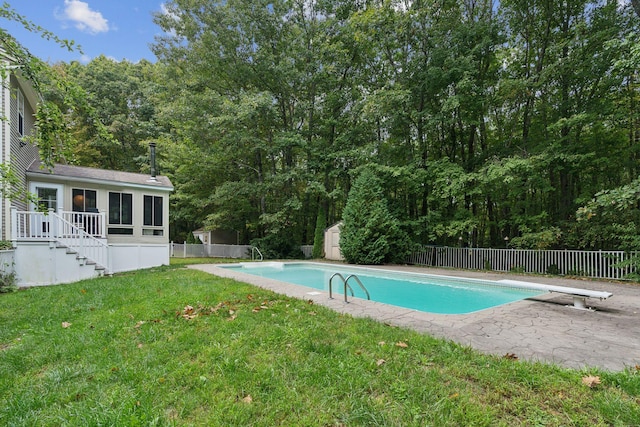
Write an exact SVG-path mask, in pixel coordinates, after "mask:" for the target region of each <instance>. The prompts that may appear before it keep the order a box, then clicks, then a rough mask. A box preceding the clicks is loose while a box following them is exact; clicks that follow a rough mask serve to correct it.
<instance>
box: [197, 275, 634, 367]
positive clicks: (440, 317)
mask: <svg viewBox="0 0 640 427" xmlns="http://www.w3.org/2000/svg"><path fill="white" fill-rule="evenodd" d="M341 265H344V264H341ZM189 268H194V269H198V270H201V271H204V272H207V273H211V274H215V275H216V276H220V277H228V278H233V279H236V280H240V281H242V282H245V283H250V284H252V285H256V286H260V287H262V288H266V289H269V290H272V291H274V292H277V293H280V294H285V295H288V296H291V297H296V298H301V299H305V300H312V301H313V302H314V303H315V304H320V305H323V306H326V307H329V308H331V309H333V310H335V311H337V312H340V313H345V314H350V315H352V316H354V317H370V318H373V319H376V320H379V321H381V322H385V323H388V324H390V325H394V326H400V327H406V328H410V329H413V330H416V331H419V332H423V333H426V334H429V335H432V336H435V337H439V338H445V339H449V340H451V341H454V342H457V343H459V344H462V345H466V346H469V347H472V348H474V349H476V350H478V351H481V352H483V353H488V354H494V355H498V356H503V355H506V354H508V353H510V354H511V353H512V354H515V355H516V356H517V357H518V358H519V359H523V360H529V361H540V362H549V363H554V364H557V365H561V366H564V367H569V368H576V369H582V368H589V367H597V368H601V369H604V370H610V371H620V370H623V369H625V368H626V367H631V368H635V366H636V365H640V285H637V284H627V283H619V282H605V281H595V280H576V279H567V278H556V277H553V278H552V277H542V276H523V275H514V274H501V273H494V272H477V271H461V270H449V269H437V268H428V267H411V266H384V267H381V268H383V269H386V270H397V271H410V272H420V273H425V274H440V275H446V276H455V277H466V278H475V279H484V280H504V279H509V280H520V281H527V282H531V283H540V284H546V285H556V286H566V287H573V288H582V289H591V290H599V291H608V292H611V293H613V296H612V297H611V298H610V299H607V300H604V301H600V300H597V299H589V300H587V304H588V306H589V307H593V308H594V309H595V310H593V311H586V310H578V309H575V308H572V304H573V302H572V297H571V296H570V295H564V294H557V293H548V294H544V295H541V296H539V297H535V298H529V299H526V300H523V301H517V302H514V303H510V304H506V305H502V306H499V307H495V308H490V309H487V310H482V311H479V312H476V313H471V314H455V315H454V314H432V313H425V312H420V311H415V310H410V309H405V308H401V307H396V306H391V305H387V304H382V303H378V302H374V301H366V300H361V299H357V298H349V303H345V302H344V300H343V298H342V295H341V294H340V295H336V296H334V299H329V297H328V292H325V291H319V290H317V289H312V288H307V287H304V286H299V285H292V284H288V283H284V282H280V281H277V280H271V279H266V278H262V277H257V276H252V275H249V274H244V273H241V272H236V271H231V270H226V269H223V268H220V267H219V266H217V265H214V264H200V265H190V266H189ZM372 268H375V267H372ZM336 297H337V298H336Z"/></svg>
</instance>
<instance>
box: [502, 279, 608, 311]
mask: <svg viewBox="0 0 640 427" xmlns="http://www.w3.org/2000/svg"><path fill="white" fill-rule="evenodd" d="M498 282H500V283H504V284H507V285H513V286H517V287H521V288H526V289H536V290H541V291H546V292H556V293H561V294H567V295H571V296H573V307H574V308H578V309H581V310H588V309H589V308H588V307H587V298H599V299H600V301H602V300H605V299H607V298H609V297H612V296H613V294H612V293H611V292H604V291H592V290H590V289H580V288H570V287H566V286H555V285H543V284H539V283H531V282H521V281H519V280H507V279H505V280H498Z"/></svg>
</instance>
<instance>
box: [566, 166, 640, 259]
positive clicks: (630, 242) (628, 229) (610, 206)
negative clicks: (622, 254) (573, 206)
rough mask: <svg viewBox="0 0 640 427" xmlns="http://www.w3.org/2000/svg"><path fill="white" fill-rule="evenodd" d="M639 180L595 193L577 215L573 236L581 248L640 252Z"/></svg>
mask: <svg viewBox="0 0 640 427" xmlns="http://www.w3.org/2000/svg"><path fill="white" fill-rule="evenodd" d="M639 203H640V178H636V179H635V180H633V181H632V182H631V183H629V184H626V185H621V186H618V187H615V188H612V189H608V190H603V191H600V192H598V193H597V194H596V195H595V196H594V198H593V199H592V200H590V201H589V202H588V203H586V204H585V205H584V206H582V207H581V208H579V209H578V211H577V219H578V221H577V223H576V230H577V231H578V233H576V235H577V236H579V238H580V244H581V245H582V246H584V247H595V248H600V249H623V250H638V249H640V212H639V211H638V208H637V207H638V204H639Z"/></svg>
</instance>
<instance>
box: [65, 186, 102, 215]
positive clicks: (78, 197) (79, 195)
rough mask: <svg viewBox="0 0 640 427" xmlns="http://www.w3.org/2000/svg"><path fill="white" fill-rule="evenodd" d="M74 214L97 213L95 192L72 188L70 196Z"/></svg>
mask: <svg viewBox="0 0 640 427" xmlns="http://www.w3.org/2000/svg"><path fill="white" fill-rule="evenodd" d="M71 197H72V200H73V206H72V210H73V211H74V212H98V209H97V204H96V191H95V190H85V189H81V188H74V189H73V190H72V194H71Z"/></svg>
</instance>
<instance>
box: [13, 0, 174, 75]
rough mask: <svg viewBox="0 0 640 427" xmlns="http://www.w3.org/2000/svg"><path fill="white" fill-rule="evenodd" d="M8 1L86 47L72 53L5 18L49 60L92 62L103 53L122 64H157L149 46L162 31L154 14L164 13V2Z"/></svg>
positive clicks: (25, 41) (26, 42)
mask: <svg viewBox="0 0 640 427" xmlns="http://www.w3.org/2000/svg"><path fill="white" fill-rule="evenodd" d="M5 1H6V0H5ZM8 3H9V4H10V6H11V7H12V8H13V9H14V10H15V11H17V12H18V13H19V14H21V15H23V16H24V17H26V18H27V19H28V20H29V21H31V22H33V23H34V24H36V25H39V26H41V27H43V28H45V29H46V30H48V31H51V32H53V33H54V34H56V35H57V36H58V37H60V38H63V39H68V40H73V41H75V42H76V43H77V44H79V45H80V46H81V47H82V51H83V53H80V52H69V51H67V50H66V49H64V48H61V47H59V46H58V45H57V44H55V43H53V42H47V41H46V40H44V39H42V38H41V37H40V36H39V35H36V34H32V33H29V32H28V31H26V30H24V29H23V28H22V26H21V25H19V24H17V23H12V22H9V21H7V20H5V19H0V27H2V28H4V29H5V30H7V31H9V32H10V33H11V34H12V35H13V36H14V37H15V38H16V39H17V40H18V41H19V42H20V43H21V44H22V45H23V46H25V47H26V48H27V49H29V51H30V52H31V53H32V54H33V55H35V56H37V57H38V58H40V59H42V60H44V61H47V62H51V63H55V62H58V61H64V62H70V61H80V62H82V63H87V62H89V61H90V60H91V59H93V58H95V57H97V56H99V55H101V54H103V55H105V56H107V57H109V58H113V59H115V60H117V61H120V60H123V59H126V60H128V61H131V62H138V61H139V60H140V59H147V60H149V61H154V62H155V60H156V58H155V56H154V55H153V53H152V52H151V50H150V49H149V44H150V43H153V41H154V36H156V35H159V34H160V33H161V30H160V28H159V27H158V26H157V25H155V24H154V23H153V18H152V13H153V12H158V11H161V10H162V0H9V1H8Z"/></svg>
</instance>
